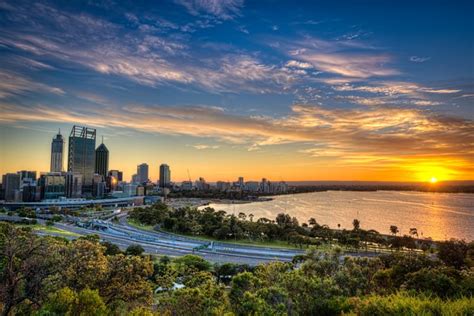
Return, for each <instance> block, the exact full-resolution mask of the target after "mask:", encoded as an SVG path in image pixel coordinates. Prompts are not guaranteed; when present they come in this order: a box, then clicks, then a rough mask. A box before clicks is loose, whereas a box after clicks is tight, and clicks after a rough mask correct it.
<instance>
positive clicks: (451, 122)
mask: <svg viewBox="0 0 474 316" xmlns="http://www.w3.org/2000/svg"><path fill="white" fill-rule="evenodd" d="M0 110H1V112H2V117H1V118H0V122H4V123H10V124H13V123H21V122H31V121H42V122H62V123H64V122H66V123H74V124H87V125H93V126H98V127H113V128H119V129H120V128H123V129H126V130H137V131H142V132H147V133H161V134H171V135H186V136H192V137H204V138H209V137H211V138H213V139H216V140H219V141H222V142H227V143H233V144H241V145H243V146H245V147H246V148H253V149H255V148H260V147H263V146H271V145H275V144H289V143H292V144H300V145H305V146H306V147H310V146H308V144H314V145H315V146H316V145H317V144H318V146H324V148H325V150H326V151H332V152H334V151H339V152H347V153H350V154H351V156H353V157H356V156H360V157H363V156H367V155H370V156H377V155H379V156H383V157H385V156H394V157H400V156H404V157H427V156H430V157H456V158H457V159H458V158H459V159H465V160H467V161H470V162H471V163H474V155H473V154H474V150H473V149H472V148H474V147H473V146H474V121H472V120H468V119H462V118H454V117H450V116H443V115H439V114H434V113H431V112H428V111H422V110H415V109H403V108H380V107H375V108H369V109H364V110H360V109H350V110H349V109H330V108H325V107H322V106H313V105H303V104H296V105H293V106H292V107H291V112H290V114H288V115H286V116H281V117H262V116H243V115H234V114H230V113H228V112H226V111H223V110H222V109H218V108H214V107H204V106H201V107H189V106H188V107H164V106H152V107H150V106H147V107H145V106H140V105H129V106H126V107H121V108H110V107H106V106H104V107H102V108H97V107H96V106H91V107H86V106H84V107H81V108H80V109H74V110H72V109H66V108H57V107H51V106H45V105H39V106H18V105H12V104H8V103H0ZM198 145H201V144H198ZM205 146H206V145H205ZM314 148H317V146H316V147H314ZM197 149H209V148H204V147H202V146H200V148H197ZM311 154H312V155H314V154H315V153H314V152H313V153H311Z"/></svg>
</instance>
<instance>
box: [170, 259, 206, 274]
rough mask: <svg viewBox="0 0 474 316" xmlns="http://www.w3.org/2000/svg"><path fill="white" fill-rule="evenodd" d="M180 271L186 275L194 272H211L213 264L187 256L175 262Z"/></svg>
mask: <svg viewBox="0 0 474 316" xmlns="http://www.w3.org/2000/svg"><path fill="white" fill-rule="evenodd" d="M175 262H176V265H177V266H178V271H179V272H180V273H182V274H186V273H189V272H192V271H209V270H210V269H211V264H210V263H209V262H208V261H206V260H204V259H203V258H201V257H199V256H196V255H185V256H182V257H180V258H178V259H176V260H175Z"/></svg>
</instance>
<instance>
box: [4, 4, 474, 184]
mask: <svg viewBox="0 0 474 316" xmlns="http://www.w3.org/2000/svg"><path fill="white" fill-rule="evenodd" d="M473 12H474V2H472V1H455V2H454V1H357V0H354V1H296V2H295V1H244V0H220V1H218V0H169V1H168V0H161V1H129V2H127V1H113V0H104V1H41V2H33V1H18V0H16V1H1V0H0V61H1V63H0V151H1V152H0V174H4V173H6V172H16V171H17V170H23V169H27V170H37V171H38V172H42V171H49V170H48V169H49V163H50V148H51V140H52V138H53V137H54V136H55V134H56V133H57V132H58V130H59V129H60V130H61V133H62V134H63V135H64V136H65V137H66V139H67V137H68V136H69V133H70V131H71V128H72V126H73V125H75V124H76V125H85V126H89V127H93V128H96V129H97V135H98V140H97V145H99V144H100V142H101V138H102V137H103V138H104V143H105V145H106V146H107V147H108V149H109V152H110V163H109V166H110V168H111V169H119V170H123V171H124V177H125V178H126V179H129V178H130V177H131V175H132V174H133V173H135V171H136V166H137V165H138V164H140V163H143V162H146V163H148V164H149V165H150V179H151V180H153V181H154V180H156V179H157V178H158V172H159V171H158V170H159V165H160V164H161V163H167V164H169V165H170V167H171V175H172V180H174V181H181V180H187V179H188V171H189V176H190V177H191V178H192V179H193V180H194V179H196V178H198V177H200V176H202V177H204V178H205V179H206V180H208V181H216V180H235V178H237V177H238V176H243V177H245V178H246V179H249V180H250V179H254V180H258V179H260V178H262V177H266V178H269V179H271V180H277V181H280V180H287V181H301V180H349V181H351V180H367V181H374V180H377V181H428V180H429V179H431V178H432V177H436V178H437V179H438V180H472V179H474V57H473V56H474V48H473V46H474V22H473V21H474V16H473V15H474V14H473ZM65 162H66V159H65Z"/></svg>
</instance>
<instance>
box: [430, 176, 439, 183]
mask: <svg viewBox="0 0 474 316" xmlns="http://www.w3.org/2000/svg"><path fill="white" fill-rule="evenodd" d="M430 182H431V183H436V182H438V179H436V178H435V177H431V179H430Z"/></svg>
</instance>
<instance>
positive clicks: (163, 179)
mask: <svg viewBox="0 0 474 316" xmlns="http://www.w3.org/2000/svg"><path fill="white" fill-rule="evenodd" d="M170 182H171V170H170V166H168V165H167V164H162V165H160V183H159V185H160V187H162V188H167V187H169V186H170Z"/></svg>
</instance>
